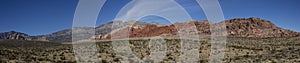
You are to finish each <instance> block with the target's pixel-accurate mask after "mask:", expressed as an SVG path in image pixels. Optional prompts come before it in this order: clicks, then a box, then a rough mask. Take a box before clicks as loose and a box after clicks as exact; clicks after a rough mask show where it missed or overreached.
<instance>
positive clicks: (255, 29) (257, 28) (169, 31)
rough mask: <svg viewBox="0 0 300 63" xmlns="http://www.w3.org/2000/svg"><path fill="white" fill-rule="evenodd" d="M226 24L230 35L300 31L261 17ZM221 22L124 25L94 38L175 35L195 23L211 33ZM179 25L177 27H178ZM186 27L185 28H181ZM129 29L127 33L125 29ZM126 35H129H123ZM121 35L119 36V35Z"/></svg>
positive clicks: (199, 30)
mask: <svg viewBox="0 0 300 63" xmlns="http://www.w3.org/2000/svg"><path fill="white" fill-rule="evenodd" d="M224 22H225V24H226V30H227V34H228V36H234V37H258V38H259V37H260V38H267V37H293V36H299V35H300V34H299V33H298V32H294V31H291V30H286V29H282V28H280V27H277V26H276V25H274V24H273V23H271V22H270V21H267V20H263V19H260V18H236V19H231V20H225V21H223V22H220V23H224ZM220 23H216V24H212V25H210V23H209V21H207V20H203V21H196V20H191V21H187V22H181V23H174V24H171V25H165V26H158V25H148V26H145V27H142V28H132V27H124V28H123V29H122V30H114V32H112V33H109V34H106V35H105V37H103V36H104V35H103V36H101V38H97V37H93V39H99V40H101V39H110V38H111V36H110V35H111V34H115V35H114V36H116V37H117V38H122V37H123V38H127V37H151V36H174V35H177V34H178V31H177V29H178V28H179V27H184V26H186V24H188V25H191V24H192V25H195V26H196V29H197V32H196V33H198V34H205V35H210V34H211V31H210V26H214V25H218V24H220ZM176 26H177V27H176ZM181 29H185V28H181ZM127 30H128V31H129V32H128V33H129V34H128V35H126V32H125V31H127ZM186 33H195V32H186ZM122 34H123V35H126V36H127V37H125V36H123V35H122ZM118 36H119V37H118Z"/></svg>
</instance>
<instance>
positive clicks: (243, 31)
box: [225, 18, 299, 37]
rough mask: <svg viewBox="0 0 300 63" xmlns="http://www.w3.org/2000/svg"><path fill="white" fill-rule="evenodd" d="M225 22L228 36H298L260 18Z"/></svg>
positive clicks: (296, 33)
mask: <svg viewBox="0 0 300 63" xmlns="http://www.w3.org/2000/svg"><path fill="white" fill-rule="evenodd" d="M225 22H226V25H227V26H226V28H227V31H228V34H229V35H230V36H238V37H291V36H298V35H299V33H298V32H294V31H291V30H287V29H282V28H279V27H277V26H276V25H274V24H273V23H271V22H270V21H267V20H263V19H260V18H236V19H231V20H227V21H225Z"/></svg>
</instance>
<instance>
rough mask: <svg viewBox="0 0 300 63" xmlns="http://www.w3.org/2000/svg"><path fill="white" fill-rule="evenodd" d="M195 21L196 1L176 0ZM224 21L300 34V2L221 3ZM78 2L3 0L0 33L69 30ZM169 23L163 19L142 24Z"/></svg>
mask: <svg viewBox="0 0 300 63" xmlns="http://www.w3.org/2000/svg"><path fill="white" fill-rule="evenodd" d="M129 1H130V0H107V2H106V4H104V6H103V8H102V10H101V11H100V13H99V17H98V21H97V25H100V24H103V23H107V22H109V21H111V20H113V19H114V18H115V16H116V14H117V13H118V12H119V10H120V9H121V8H122V7H123V6H124V5H126V4H127V3H128V2H129ZM176 1H177V3H179V4H180V5H181V6H183V7H184V8H185V10H186V11H188V13H189V14H190V15H191V16H192V18H193V19H195V20H205V19H206V17H205V15H204V14H203V11H202V9H201V8H200V7H199V5H198V4H197V3H196V1H195V0H176ZM219 2H220V5H221V7H222V10H223V13H224V16H225V19H231V18H248V17H258V18H263V19H266V20H270V21H271V22H273V23H274V24H275V25H277V26H279V27H282V28H285V29H290V30H294V31H299V32H300V27H299V26H300V25H299V24H300V7H299V6H300V4H299V3H300V0H219ZM77 3H78V0H1V1H0V22H1V23H0V32H5V31H11V30H15V31H20V32H24V33H27V34H29V35H43V34H50V33H53V32H56V31H59V30H63V29H68V28H71V26H72V21H73V17H74V13H75V9H76V6H77ZM153 19H154V20H155V21H159V22H161V23H168V21H165V20H164V19H163V18H159V17H148V18H145V19H142V21H153Z"/></svg>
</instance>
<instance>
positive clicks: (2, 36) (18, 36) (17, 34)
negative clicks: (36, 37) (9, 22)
mask: <svg viewBox="0 0 300 63" xmlns="http://www.w3.org/2000/svg"><path fill="white" fill-rule="evenodd" d="M0 39H16V40H31V38H30V37H29V35H27V34H25V33H21V32H16V31H10V32H3V33H0Z"/></svg>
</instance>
